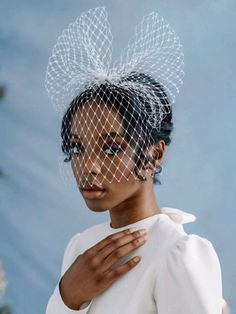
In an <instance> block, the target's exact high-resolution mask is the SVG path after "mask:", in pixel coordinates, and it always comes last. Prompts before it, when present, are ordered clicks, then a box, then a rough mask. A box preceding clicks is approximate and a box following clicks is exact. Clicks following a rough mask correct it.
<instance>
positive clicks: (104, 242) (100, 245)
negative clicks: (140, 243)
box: [89, 228, 138, 255]
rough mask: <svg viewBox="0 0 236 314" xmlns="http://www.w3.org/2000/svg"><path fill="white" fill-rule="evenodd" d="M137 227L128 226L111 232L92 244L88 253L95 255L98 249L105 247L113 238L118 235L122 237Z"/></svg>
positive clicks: (116, 237)
mask: <svg viewBox="0 0 236 314" xmlns="http://www.w3.org/2000/svg"><path fill="white" fill-rule="evenodd" d="M137 229H138V228H129V229H125V230H122V231H119V232H116V233H113V234H110V235H109V236H107V237H106V238H104V239H103V240H101V241H99V242H98V243H96V244H95V245H94V246H92V247H91V248H90V249H89V251H90V253H92V254H94V255H96V254H98V252H99V251H100V250H102V249H103V248H104V247H106V246H107V245H108V244H109V243H110V242H112V241H113V240H115V239H118V238H120V237H123V236H125V235H127V234H130V233H132V232H133V231H134V230H137Z"/></svg>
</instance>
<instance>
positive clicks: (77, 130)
mask: <svg viewBox="0 0 236 314" xmlns="http://www.w3.org/2000/svg"><path fill="white" fill-rule="evenodd" d="M108 134H109V136H108ZM70 142H71V144H72V146H73V147H74V146H75V148H76V149H75V150H73V153H72V158H71V166H72V170H73V174H74V177H75V179H76V182H77V185H78V187H79V189H80V191H81V192H82V190H81V188H83V187H84V185H83V183H88V184H90V185H92V184H96V185H99V186H101V187H102V188H103V189H105V191H104V193H103V194H102V196H101V197H96V198H93V199H91V198H87V197H86V194H83V192H82V195H83V197H84V199H85V202H86V204H87V206H88V207H89V208H90V209H91V210H93V211H104V210H107V209H109V208H113V207H115V206H117V205H118V204H120V203H122V202H123V201H124V200H125V199H127V198H129V197H131V196H132V195H133V194H134V193H136V192H137V191H138V189H140V188H141V186H142V185H143V184H144V182H140V181H139V180H137V177H136V179H135V173H134V172H133V169H134V167H135V164H134V162H133V160H132V156H133V149H132V148H131V147H130V146H129V145H128V143H127V142H126V141H125V140H124V130H123V126H122V122H121V119H120V117H119V114H118V113H117V111H116V110H115V109H112V108H110V107H108V106H106V105H105V104H104V103H101V102H100V103H99V102H96V101H95V100H89V101H87V102H86V103H85V104H83V105H82V106H81V108H79V110H78V111H77V112H75V114H74V115H73V119H72V124H71V137H70ZM142 174H143V175H144V173H142ZM150 179H151V178H150ZM151 180H152V179H151Z"/></svg>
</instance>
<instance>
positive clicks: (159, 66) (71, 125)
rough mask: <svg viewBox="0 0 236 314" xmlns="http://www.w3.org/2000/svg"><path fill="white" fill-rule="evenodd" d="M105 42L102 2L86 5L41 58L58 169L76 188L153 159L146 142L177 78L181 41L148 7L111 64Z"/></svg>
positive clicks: (166, 111) (152, 140)
mask: <svg viewBox="0 0 236 314" xmlns="http://www.w3.org/2000/svg"><path fill="white" fill-rule="evenodd" d="M112 49H113V37H112V33H111V29H110V24H109V21H108V16H107V11H106V8H105V7H97V8H93V9H90V10H88V11H86V12H83V13H82V14H81V15H80V16H79V17H78V18H77V19H76V21H75V22H74V23H71V24H70V25H69V26H68V28H67V29H65V30H63V32H62V34H61V36H59V38H58V40H57V43H56V45H55V46H54V48H53V50H52V55H51V56H50V58H49V62H48V66H47V71H46V78H45V87H46V90H47V92H48V94H49V96H50V98H51V102H52V104H53V106H54V108H55V109H56V110H57V111H58V112H59V113H60V115H61V117H62V126H61V138H62V156H61V157H60V161H59V166H60V171H61V174H62V176H63V177H64V178H73V179H72V180H74V179H76V182H77V184H78V186H79V187H80V188H83V187H85V188H86V187H87V186H88V185H90V186H92V185H93V184H96V185H97V186H100V187H102V185H103V182H104V180H105V181H106V182H109V183H110V182H111V181H112V180H117V181H118V182H120V181H121V180H123V179H126V180H129V179H131V178H132V179H135V180H136V179H138V180H140V176H141V177H143V176H144V174H145V173H144V172H143V171H144V169H146V168H145V166H146V164H147V163H148V162H150V161H151V162H154V164H153V166H154V168H155V167H156V166H157V165H156V163H155V161H154V160H153V159H152V158H151V159H150V156H149V155H148V149H149V148H150V146H151V145H153V144H157V138H158V136H157V135H158V132H161V130H162V128H163V126H164V127H165V125H166V123H167V122H166V119H168V115H170V114H171V106H172V105H173V103H174V102H175V97H176V95H177V94H178V93H179V88H180V86H181V85H182V84H183V76H184V71H183V69H184V54H183V48H182V45H181V43H180V40H179V37H178V36H177V35H176V34H175V32H174V30H173V29H171V27H170V26H169V24H168V23H167V22H165V20H164V19H163V18H162V17H160V16H159V14H158V13H156V12H151V13H150V14H148V15H146V16H144V17H143V18H142V20H141V22H140V24H139V25H138V26H137V27H136V28H135V33H134V36H133V37H132V38H131V39H130V40H129V42H128V45H127V47H126V48H125V49H123V50H122V52H121V54H120V57H119V58H118V59H117V60H115V62H114V63H113V64H111V62H112ZM109 150H110V152H108V151H109ZM146 170H147V169H146ZM154 170H155V169H154Z"/></svg>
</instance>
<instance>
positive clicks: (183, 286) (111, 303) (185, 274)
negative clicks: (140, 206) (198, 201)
mask: <svg viewBox="0 0 236 314" xmlns="http://www.w3.org/2000/svg"><path fill="white" fill-rule="evenodd" d="M195 219H196V217H195V216H194V215H192V214H189V213H186V212H184V211H182V210H180V209H177V208H170V207H162V208H161V213H160V214H156V215H153V216H150V217H147V218H145V219H142V220H140V221H137V222H135V223H131V224H129V225H126V226H124V227H121V228H112V227H111V226H110V220H108V221H106V222H104V223H100V224H97V225H94V226H92V227H90V228H88V229H86V230H85V231H83V232H81V233H77V234H75V235H74V236H73V237H72V238H71V239H70V241H69V243H68V245H67V247H66V249H65V252H64V257H63V262H62V268H61V276H62V275H63V274H64V273H65V271H66V270H67V269H68V267H69V266H70V265H71V264H72V263H73V261H74V260H75V259H76V257H77V256H78V255H79V254H81V253H83V252H84V251H85V250H86V249H88V248H90V247H91V246H93V245H95V244H96V243H97V242H99V241H101V240H102V239H104V238H105V237H106V236H107V235H109V234H111V233H116V232H118V231H121V230H123V229H127V228H129V227H140V228H146V229H147V230H148V239H147V241H146V243H145V244H144V245H142V246H141V247H138V248H137V249H135V250H134V251H132V252H131V253H129V254H128V255H126V256H125V257H123V258H122V259H121V260H120V262H121V263H122V264H123V263H125V262H127V261H128V260H129V259H131V258H132V257H133V256H136V255H141V256H142V258H141V260H140V262H139V263H138V264H137V265H136V266H135V267H134V268H132V269H131V270H129V271H128V272H127V273H126V274H124V275H123V276H121V277H120V278H119V279H117V280H116V281H115V282H114V283H113V284H112V285H111V286H110V287H109V288H108V289H106V290H105V291H103V292H102V293H101V294H99V295H98V296H96V297H95V298H94V299H92V300H91V301H90V302H86V303H84V304H83V305H82V307H81V308H80V310H71V309H70V308H68V307H67V306H66V305H65V304H64V302H63V300H62V298H61V295H60V292H59V286H58V285H59V281H60V280H58V282H57V285H56V288H55V290H54V292H53V294H52V295H51V297H50V299H49V301H48V304H47V309H46V314H73V313H74V314H76V313H77V314H85V313H89V314H111V313H112V314H156V313H158V314H190V313H191V314H221V313H222V310H221V298H222V278H221V267H220V262H219V259H218V256H217V254H216V252H215V250H214V247H213V246H212V244H211V242H210V241H208V240H207V239H205V238H203V237H200V236H198V235H195V234H187V233H186V232H185V231H184V229H183V226H182V225H183V224H184V223H189V222H192V221H194V220H195Z"/></svg>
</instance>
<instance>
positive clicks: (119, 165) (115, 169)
mask: <svg viewBox="0 0 236 314" xmlns="http://www.w3.org/2000/svg"><path fill="white" fill-rule="evenodd" d="M134 167H135V163H134V161H133V160H132V157H131V153H130V152H128V153H127V152H123V153H122V154H119V155H117V156H114V157H113V159H112V162H109V164H104V166H103V171H102V173H103V174H105V175H106V179H107V181H108V182H111V183H112V182H117V183H118V184H119V183H125V182H127V183H128V181H130V180H134V178H135V174H134Z"/></svg>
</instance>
